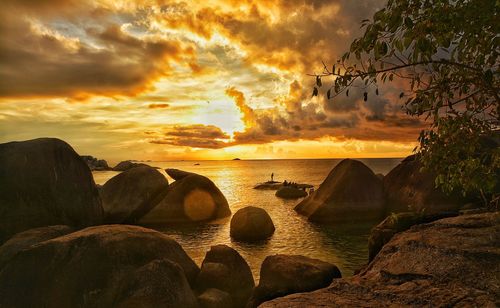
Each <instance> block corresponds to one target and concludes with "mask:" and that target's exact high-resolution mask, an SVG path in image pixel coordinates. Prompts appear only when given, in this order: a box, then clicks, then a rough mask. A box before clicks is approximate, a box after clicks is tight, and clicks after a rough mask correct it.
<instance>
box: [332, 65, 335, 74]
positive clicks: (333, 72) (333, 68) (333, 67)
mask: <svg viewBox="0 0 500 308" xmlns="http://www.w3.org/2000/svg"><path fill="white" fill-rule="evenodd" d="M332 74H335V64H334V65H333V66H332Z"/></svg>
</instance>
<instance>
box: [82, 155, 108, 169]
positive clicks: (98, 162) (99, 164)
mask: <svg viewBox="0 0 500 308" xmlns="http://www.w3.org/2000/svg"><path fill="white" fill-rule="evenodd" d="M80 157H81V158H82V159H83V160H84V161H85V163H86V164H87V166H89V168H90V170H92V171H94V170H95V171H105V170H111V168H110V167H109V166H108V162H107V161H105V160H104V159H97V158H95V157H93V156H90V155H81V156H80Z"/></svg>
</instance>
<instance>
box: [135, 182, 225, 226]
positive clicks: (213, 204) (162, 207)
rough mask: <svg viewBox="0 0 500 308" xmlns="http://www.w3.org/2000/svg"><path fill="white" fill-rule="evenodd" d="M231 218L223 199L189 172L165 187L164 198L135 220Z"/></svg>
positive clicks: (217, 192)
mask: <svg viewBox="0 0 500 308" xmlns="http://www.w3.org/2000/svg"><path fill="white" fill-rule="evenodd" d="M229 215H231V210H229V204H228V203H227V200H226V197H224V195H223V194H222V192H221V191H220V190H219V188H217V186H215V184H214V183H213V182H212V181H211V180H210V179H208V178H206V177H204V176H201V175H199V174H195V173H192V174H190V175H188V176H186V177H183V178H182V179H179V180H177V181H175V182H173V183H172V184H170V186H169V187H168V190H167V192H166V195H165V197H164V198H163V199H162V200H161V201H160V202H159V203H158V204H157V205H156V206H155V207H154V208H153V209H152V210H151V211H150V212H149V213H147V214H146V215H144V216H143V217H142V218H141V219H140V220H139V221H140V223H143V224H162V223H166V222H196V221H208V220H213V219H217V218H222V217H227V216H229Z"/></svg>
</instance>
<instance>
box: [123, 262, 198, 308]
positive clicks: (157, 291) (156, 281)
mask: <svg viewBox="0 0 500 308" xmlns="http://www.w3.org/2000/svg"><path fill="white" fill-rule="evenodd" d="M122 283H123V286H122V287H121V289H122V291H121V292H120V294H119V296H118V299H117V303H118V304H117V306H118V307H148V308H157V307H183V308H184V307H186V308H197V307H199V306H198V302H197V300H196V297H195V295H194V293H193V291H192V290H191V288H190V286H189V282H188V281H187V279H186V276H185V275H184V271H183V269H182V267H180V266H179V265H178V264H177V263H174V262H172V261H170V260H168V259H160V260H154V261H151V262H149V263H148V264H146V265H144V266H142V267H141V268H139V269H137V270H136V271H134V272H133V273H132V274H131V275H130V276H129V277H128V278H127V280H126V281H123V282H122Z"/></svg>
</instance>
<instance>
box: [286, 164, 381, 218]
mask: <svg viewBox="0 0 500 308" xmlns="http://www.w3.org/2000/svg"><path fill="white" fill-rule="evenodd" d="M295 210H296V211H297V212H298V213H299V214H302V215H305V216H307V217H309V220H311V221H315V222H321V223H331V222H343V221H351V220H371V219H378V218H380V217H381V216H382V215H383V214H384V194H383V188H382V181H381V180H380V179H379V178H378V177H377V176H376V175H375V174H374V173H373V171H372V170H370V168H368V167H367V166H365V165H364V164H363V163H362V162H360V161H357V160H352V159H344V160H342V161H341V162H340V163H339V164H338V165H337V166H335V168H333V170H332V171H331V172H330V174H328V176H327V178H326V179H325V180H324V181H323V183H321V185H320V186H319V188H318V190H316V191H315V192H314V193H313V194H312V195H311V196H309V197H308V198H306V199H304V200H302V201H301V202H300V203H299V204H298V205H297V206H296V207H295Z"/></svg>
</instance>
